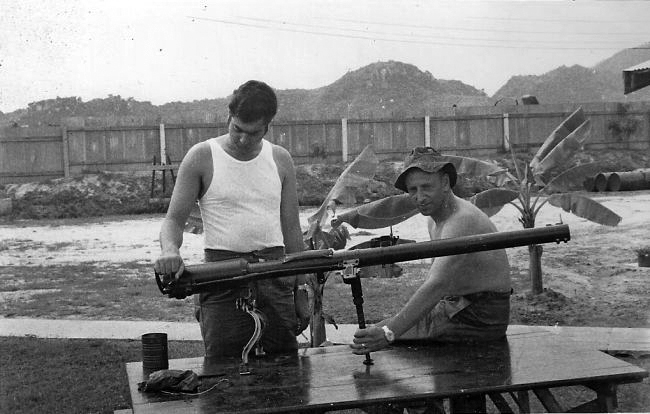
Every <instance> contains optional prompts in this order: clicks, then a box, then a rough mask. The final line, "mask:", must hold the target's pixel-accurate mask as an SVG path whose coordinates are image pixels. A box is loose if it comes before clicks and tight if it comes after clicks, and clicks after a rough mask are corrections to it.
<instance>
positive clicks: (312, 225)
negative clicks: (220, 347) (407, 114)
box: [306, 145, 379, 238]
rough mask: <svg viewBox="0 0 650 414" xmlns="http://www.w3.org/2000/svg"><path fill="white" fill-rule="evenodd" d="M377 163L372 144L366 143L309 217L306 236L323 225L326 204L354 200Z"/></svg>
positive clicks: (370, 176) (325, 217) (371, 174)
mask: <svg viewBox="0 0 650 414" xmlns="http://www.w3.org/2000/svg"><path fill="white" fill-rule="evenodd" d="M378 164H379V160H378V159H377V155H376V154H375V152H374V151H373V149H372V146H371V145H367V146H366V147H365V148H364V149H363V151H361V154H359V155H358V156H357V158H355V160H354V161H352V163H350V165H348V166H347V168H346V169H345V170H344V171H343V172H342V173H341V175H340V176H339V178H338V179H337V180H336V183H334V187H332V189H331V190H330V192H329V193H328V194H327V196H326V197H325V200H323V203H322V204H321V206H320V207H319V208H318V210H317V211H316V212H315V213H314V214H313V215H311V216H310V217H309V219H308V222H309V230H308V231H307V234H306V238H311V237H313V236H314V233H316V232H317V231H318V230H319V229H320V228H322V227H323V225H324V224H325V222H326V220H327V217H328V213H327V208H328V206H332V205H334V203H338V204H345V203H351V202H355V201H356V197H355V194H356V191H357V189H358V187H359V186H360V185H362V184H365V183H366V182H368V181H369V180H370V179H371V178H372V177H374V176H375V171H376V170H377V165H378Z"/></svg>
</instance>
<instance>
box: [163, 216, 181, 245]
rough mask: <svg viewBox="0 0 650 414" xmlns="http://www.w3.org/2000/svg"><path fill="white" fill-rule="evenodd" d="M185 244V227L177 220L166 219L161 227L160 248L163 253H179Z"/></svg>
mask: <svg viewBox="0 0 650 414" xmlns="http://www.w3.org/2000/svg"><path fill="white" fill-rule="evenodd" d="M182 245H183V229H182V228H180V227H179V226H178V225H177V224H176V223H175V222H173V221H171V220H167V219H165V220H164V221H163V224H162V226H161V228H160V250H161V251H162V252H163V253H179V252H180V248H181V246H182Z"/></svg>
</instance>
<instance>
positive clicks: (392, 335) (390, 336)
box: [381, 325, 395, 344]
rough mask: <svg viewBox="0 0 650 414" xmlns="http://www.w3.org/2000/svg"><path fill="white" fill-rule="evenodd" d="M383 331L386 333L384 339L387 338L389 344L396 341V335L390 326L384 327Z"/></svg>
mask: <svg viewBox="0 0 650 414" xmlns="http://www.w3.org/2000/svg"><path fill="white" fill-rule="evenodd" d="M381 329H382V330H383V331H384V338H386V340H387V341H388V343H389V344H390V343H391V342H393V341H394V340H395V333H393V331H391V330H390V328H389V327H388V326H386V325H384V326H382V327H381Z"/></svg>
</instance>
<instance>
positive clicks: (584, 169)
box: [542, 162, 602, 194]
mask: <svg viewBox="0 0 650 414" xmlns="http://www.w3.org/2000/svg"><path fill="white" fill-rule="evenodd" d="M601 170H602V165H601V164H600V163H597V162H590V163H588V164H581V165H578V166H575V167H573V168H569V169H568V170H566V171H564V172H563V173H561V174H560V175H558V176H557V177H555V178H553V179H552V180H551V181H549V182H548V183H547V184H546V186H544V188H543V189H542V191H544V192H545V193H546V194H553V193H565V192H567V191H572V190H579V189H580V188H582V183H583V181H584V180H585V178H587V177H590V176H593V175H595V174H597V173H599V172H600V171H601Z"/></svg>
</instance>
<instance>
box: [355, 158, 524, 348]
mask: <svg viewBox="0 0 650 414" xmlns="http://www.w3.org/2000/svg"><path fill="white" fill-rule="evenodd" d="M439 156H440V154H439V153H438V152H437V151H435V150H434V149H433V148H430V147H418V148H415V149H414V150H413V151H412V152H411V154H409V155H408V156H407V157H406V160H405V162H404V168H403V171H402V173H401V174H400V175H399V176H398V177H397V180H396V181H395V187H397V188H398V189H400V190H402V191H405V192H407V193H408V194H410V195H411V197H413V200H414V201H415V203H416V204H417V207H418V210H419V211H420V213H422V214H424V215H425V216H429V217H431V219H433V221H434V222H435V228H433V229H432V230H431V238H432V239H447V238H453V237H462V236H469V235H475V234H484V233H493V232H496V231H497V230H496V228H495V227H494V224H492V222H491V221H490V220H489V219H488V217H487V216H486V215H485V214H484V213H483V212H481V211H480V210H479V209H478V208H476V207H475V206H474V205H472V204H471V203H470V202H468V201H466V200H463V199H461V198H459V197H456V195H454V193H453V192H452V190H451V189H452V188H453V186H454V184H455V183H456V169H455V168H454V166H453V164H451V163H448V162H445V161H444V160H441V159H440V158H439ZM510 289H511V288H510V267H509V264H508V258H507V256H506V252H505V250H503V249H501V250H492V251H484V252H476V253H468V254H460V255H455V256H445V257H438V258H436V259H435V260H434V262H433V264H432V265H431V268H430V269H429V273H428V277H427V280H426V281H425V282H424V283H423V284H422V286H420V287H419V288H418V290H417V291H416V292H415V293H414V294H413V296H412V297H411V298H410V299H409V301H408V302H407V303H406V305H405V306H404V307H403V308H402V309H401V310H400V311H399V312H398V313H397V314H396V315H395V316H393V317H391V318H388V319H386V320H384V321H382V322H380V323H378V324H376V325H373V326H370V327H368V328H366V329H358V330H357V331H356V333H355V334H354V340H353V344H352V345H351V348H352V349H353V352H354V353H355V354H365V353H368V352H372V351H377V350H379V349H382V348H385V347H386V346H388V345H389V344H390V343H391V342H393V341H394V340H395V339H398V338H399V339H431V340H435V341H444V342H459V341H468V340H470V341H486V340H493V339H498V338H502V337H504V336H505V332H506V329H507V327H508V322H509V314H510V292H511V290H510Z"/></svg>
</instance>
